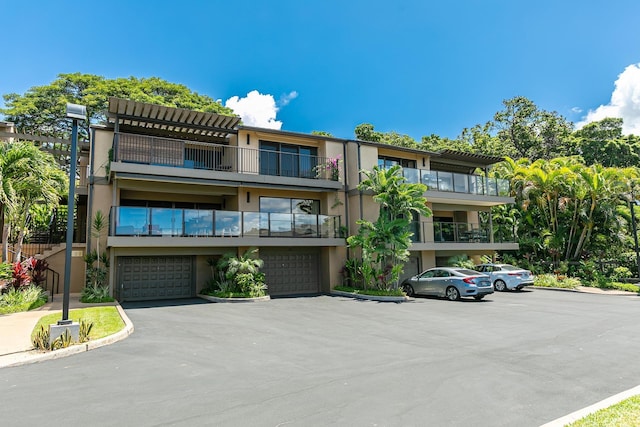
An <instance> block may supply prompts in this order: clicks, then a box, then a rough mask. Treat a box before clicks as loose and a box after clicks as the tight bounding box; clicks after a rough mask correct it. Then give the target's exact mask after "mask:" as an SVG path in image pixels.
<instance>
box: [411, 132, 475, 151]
mask: <svg viewBox="0 0 640 427" xmlns="http://www.w3.org/2000/svg"><path fill="white" fill-rule="evenodd" d="M419 148H421V149H423V150H426V151H434V152H435V151H440V150H456V151H462V152H465V153H469V152H471V145H469V142H468V141H465V140H461V139H449V138H442V137H440V136H438V135H435V134H431V135H429V136H423V137H422V139H421V141H420V146H419Z"/></svg>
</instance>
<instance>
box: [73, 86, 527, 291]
mask: <svg viewBox="0 0 640 427" xmlns="http://www.w3.org/2000/svg"><path fill="white" fill-rule="evenodd" d="M108 117H109V119H108V123H106V124H105V125H101V126H94V127H93V128H92V134H93V135H92V136H93V137H92V143H91V144H92V146H91V150H90V174H89V184H88V189H87V208H86V211H87V222H88V223H89V225H88V226H87V228H88V229H91V224H90V223H91V220H92V218H94V217H95V214H96V212H98V211H101V212H102V213H103V214H104V215H105V216H108V218H109V228H108V230H107V231H105V233H104V235H101V236H100V237H97V236H91V234H88V235H87V246H88V247H89V248H93V249H95V248H96V246H97V245H99V246H100V248H101V249H100V251H102V250H106V251H107V253H108V257H109V261H110V267H109V284H110V286H111V288H112V290H113V294H114V296H116V297H117V298H118V299H119V300H121V301H131V300H146V299H164V298H181V297H191V296H194V295H195V294H196V293H197V292H198V291H199V290H200V289H202V288H203V287H204V286H205V284H206V282H207V281H208V280H209V279H211V277H212V269H211V264H212V263H215V261H216V260H217V259H219V257H221V256H222V255H223V254H225V253H228V252H232V253H235V254H240V253H242V252H244V251H245V250H246V249H248V248H250V247H256V248H258V249H259V254H260V258H262V259H263V260H264V263H265V264H264V268H263V272H264V273H265V275H266V281H267V284H268V287H269V288H268V293H269V294H270V295H271V296H294V295H312V294H318V293H324V292H329V291H330V290H331V289H332V288H333V287H335V286H336V285H339V284H340V283H341V281H342V276H341V269H342V267H343V266H344V262H345V260H346V259H347V256H348V250H347V247H346V242H345V237H346V236H347V235H350V234H355V233H356V232H357V226H356V221H357V220H358V219H360V218H367V219H371V220H373V219H375V216H376V215H377V212H378V207H377V205H376V204H375V203H374V202H373V200H372V197H371V195H367V194H362V193H361V192H359V191H358V190H357V188H356V187H357V185H358V183H359V180H360V178H361V174H360V173H359V172H360V170H362V169H371V168H373V167H374V166H375V165H380V166H382V167H387V166H390V165H394V164H399V165H400V166H402V168H403V174H404V176H405V178H406V179H407V180H408V181H411V182H423V183H425V184H427V185H428V190H427V192H426V193H425V197H426V198H427V201H428V203H429V206H430V208H431V209H432V210H433V216H432V217H429V218H415V221H414V242H413V245H412V247H411V259H410V262H409V263H408V264H407V265H406V268H405V276H406V275H412V274H415V273H417V272H419V271H420V270H423V269H425V268H428V267H433V266H436V265H442V264H444V263H446V261H447V259H448V257H450V256H452V255H456V254H466V255H468V256H471V257H476V258H478V257H479V256H480V255H482V254H489V255H490V254H492V253H493V252H494V251H496V250H515V249H517V247H518V246H517V244H516V243H515V242H514V239H513V236H511V238H507V239H505V238H504V236H501V238H500V239H496V233H495V232H494V231H495V230H494V228H493V225H492V222H491V217H490V215H487V213H488V212H489V209H490V208H491V206H495V205H499V204H505V203H512V202H513V199H512V198H511V197H509V195H508V183H506V182H504V181H500V180H492V179H489V178H488V177H487V176H486V174H487V171H488V169H489V168H490V167H491V165H493V164H495V163H497V162H499V161H501V158H497V157H489V156H481V155H473V154H465V153H458V152H452V151H443V152H439V153H431V152H425V151H419V150H412V149H405V148H401V147H394V146H389V145H384V144H377V143H371V142H367V141H357V140H346V139H340V138H332V137H325V136H317V135H307V134H300V133H292V132H286V131H279V130H272V129H262V128H255V127H249V126H243V125H242V124H241V123H240V119H239V118H236V117H227V116H220V115H217V114H214V113H204V112H196V111H189V110H184V109H177V108H171V107H164V106H159V105H152V104H146V103H141V102H134V101H130V100H125V99H119V98H111V99H110V100H109V114H108ZM478 171H481V172H480V173H478ZM74 286H77V285H74Z"/></svg>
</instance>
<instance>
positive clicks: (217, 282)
mask: <svg viewBox="0 0 640 427" xmlns="http://www.w3.org/2000/svg"><path fill="white" fill-rule="evenodd" d="M212 263H213V261H212V262H211V264H212ZM211 264H210V265H211ZM263 265H264V261H263V260H261V259H260V258H259V257H258V249H257V248H249V249H248V250H246V251H245V252H244V254H242V255H241V256H239V257H238V256H236V255H235V254H233V253H227V254H225V255H224V256H222V258H220V259H219V260H218V262H217V263H216V271H217V274H218V277H217V278H215V277H214V278H212V280H211V281H209V282H208V286H207V289H205V291H206V292H211V293H213V295H220V296H222V295H230V294H240V296H248V297H251V298H255V297H262V296H265V295H266V290H267V285H266V283H265V276H264V273H262V272H260V269H261V268H262V266H263Z"/></svg>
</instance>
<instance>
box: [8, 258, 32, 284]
mask: <svg viewBox="0 0 640 427" xmlns="http://www.w3.org/2000/svg"><path fill="white" fill-rule="evenodd" d="M12 273H13V282H12V283H11V285H12V286H13V287H14V288H15V289H19V288H21V287H22V286H27V285H29V284H30V283H31V275H30V274H29V270H28V269H27V268H26V267H25V266H24V265H23V264H22V263H21V262H18V261H16V262H14V263H13V272H12Z"/></svg>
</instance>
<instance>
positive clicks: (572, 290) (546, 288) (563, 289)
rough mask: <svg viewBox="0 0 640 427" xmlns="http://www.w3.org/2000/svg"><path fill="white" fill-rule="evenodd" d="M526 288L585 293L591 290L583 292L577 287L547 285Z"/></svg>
mask: <svg viewBox="0 0 640 427" xmlns="http://www.w3.org/2000/svg"><path fill="white" fill-rule="evenodd" d="M525 289H534V290H536V291H537V290H538V289H542V290H546V291H558V292H575V293H583V294H588V293H589V292H581V291H579V290H577V289H569V288H551V287H547V286H527V287H526V288H525Z"/></svg>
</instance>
